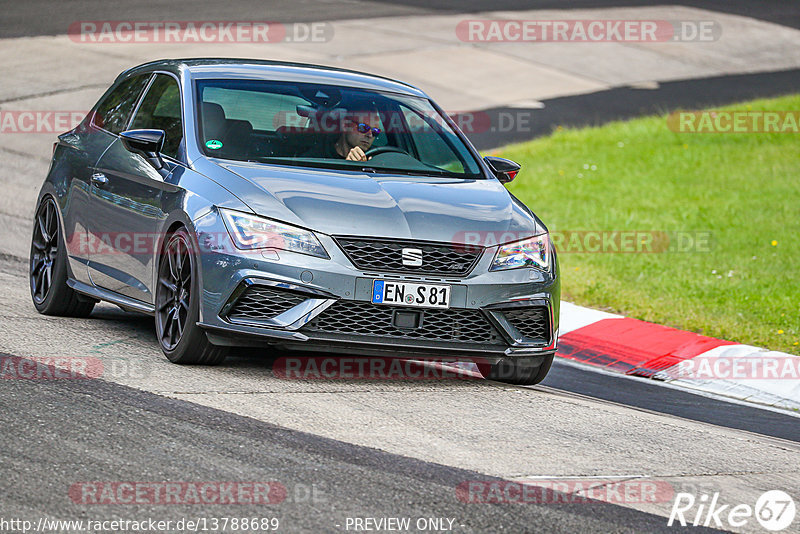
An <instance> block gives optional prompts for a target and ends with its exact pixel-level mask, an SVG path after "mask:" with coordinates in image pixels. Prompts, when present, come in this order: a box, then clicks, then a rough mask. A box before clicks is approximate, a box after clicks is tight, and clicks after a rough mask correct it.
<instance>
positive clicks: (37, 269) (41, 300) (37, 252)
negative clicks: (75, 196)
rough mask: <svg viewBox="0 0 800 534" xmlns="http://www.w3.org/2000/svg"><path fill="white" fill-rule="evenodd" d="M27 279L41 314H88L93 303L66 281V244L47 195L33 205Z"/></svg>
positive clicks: (53, 202)
mask: <svg viewBox="0 0 800 534" xmlns="http://www.w3.org/2000/svg"><path fill="white" fill-rule="evenodd" d="M33 224H34V225H33V235H32V236H31V253H30V262H29V263H30V265H29V270H28V280H29V283H30V288H31V299H32V300H33V305H34V306H35V307H36V310H37V311H38V312H39V313H41V314H44V315H56V316H61V317H88V316H89V314H90V313H92V309H93V308H94V305H95V304H96V303H97V301H96V300H93V299H91V298H88V297H84V296H83V295H80V294H79V293H78V292H76V291H75V290H73V289H72V288H71V287H69V286H68V285H67V247H66V244H65V243H66V241H65V239H64V236H63V235H62V232H61V224H60V223H59V222H58V206H57V205H56V201H55V200H54V199H53V197H51V196H46V197H44V198H43V199H42V202H41V203H40V204H39V207H38V208H37V209H36V217H35V219H34V223H33Z"/></svg>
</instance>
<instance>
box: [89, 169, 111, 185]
mask: <svg viewBox="0 0 800 534" xmlns="http://www.w3.org/2000/svg"><path fill="white" fill-rule="evenodd" d="M92 183H93V184H95V185H97V186H101V185H105V184H107V183H108V177H106V175H105V174H103V173H102V172H96V173H94V174H93V175H92Z"/></svg>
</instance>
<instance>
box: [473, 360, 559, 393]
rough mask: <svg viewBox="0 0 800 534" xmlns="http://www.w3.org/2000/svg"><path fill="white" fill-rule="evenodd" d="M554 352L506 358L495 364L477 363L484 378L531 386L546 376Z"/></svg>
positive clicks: (551, 363)
mask: <svg viewBox="0 0 800 534" xmlns="http://www.w3.org/2000/svg"><path fill="white" fill-rule="evenodd" d="M554 356H555V355H554V354H549V355H547V356H544V357H541V356H531V357H520V358H508V359H503V360H500V361H499V362H497V363H495V364H489V365H479V366H478V368H479V369H480V371H481V374H482V375H483V377H484V378H486V379H488V380H497V381H498V382H505V383H507V384H517V385H520V386H532V385H534V384H538V383H539V382H541V381H542V380H544V378H545V377H546V376H547V373H548V372H549V371H550V367H551V366H552V365H553V357H554Z"/></svg>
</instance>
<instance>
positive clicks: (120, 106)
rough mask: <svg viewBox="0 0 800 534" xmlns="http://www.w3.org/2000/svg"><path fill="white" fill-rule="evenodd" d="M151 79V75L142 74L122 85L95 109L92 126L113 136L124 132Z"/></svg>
mask: <svg viewBox="0 0 800 534" xmlns="http://www.w3.org/2000/svg"><path fill="white" fill-rule="evenodd" d="M149 79H150V74H141V75H139V76H133V77H131V78H128V79H127V80H125V81H124V82H122V83H120V84H119V85H118V86H117V87H116V88H115V89H113V90H112V91H111V92H110V93H109V94H108V95H107V96H106V97H105V98H104V99H103V100H102V101H101V102H100V103H99V104H98V105H97V106H96V107H95V111H94V115H93V117H92V124H94V125H95V126H97V127H99V128H103V129H104V130H107V131H109V132H111V133H113V134H118V133H120V132H121V131H123V130H124V129H125V126H126V125H127V124H128V119H129V118H130V115H131V112H132V111H133V106H134V105H135V104H136V101H137V100H138V99H139V95H140V94H142V90H143V89H144V86H145V85H146V84H147V80H149Z"/></svg>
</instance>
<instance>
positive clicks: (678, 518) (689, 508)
mask: <svg viewBox="0 0 800 534" xmlns="http://www.w3.org/2000/svg"><path fill="white" fill-rule="evenodd" d="M719 495H720V494H719V492H715V493H714V494H713V495H711V496H709V495H708V494H706V493H704V494H702V495H700V496H699V498H698V497H696V496H695V495H694V494H692V493H678V494H676V495H675V501H674V502H673V503H672V511H671V512H670V514H669V520H668V521H667V526H670V527H671V526H672V525H673V523H677V524H679V525H681V526H682V527H685V526H688V525H691V526H695V527H697V526H703V527H712V528H713V527H716V528H731V527H734V528H741V527H743V526H745V525H747V524H748V523H749V522H750V520H751V519H752V518H753V517H755V519H756V521H758V523H759V524H760V525H761V526H762V527H763V528H765V529H767V530H769V531H772V532H779V531H781V530H785V529H787V528H788V527H789V526H790V525H791V524H792V522H793V521H794V517H795V514H796V512H797V510H796V507H795V503H794V499H792V497H791V496H790V495H789V494H788V493H786V492H785V491H780V490H770V491H767V492H764V493H763V494H761V496H760V497H759V498H758V500H756V503H755V506H751V505H749V504H737V505H732V504H723V503H722V502H721V501H720V498H719Z"/></svg>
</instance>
